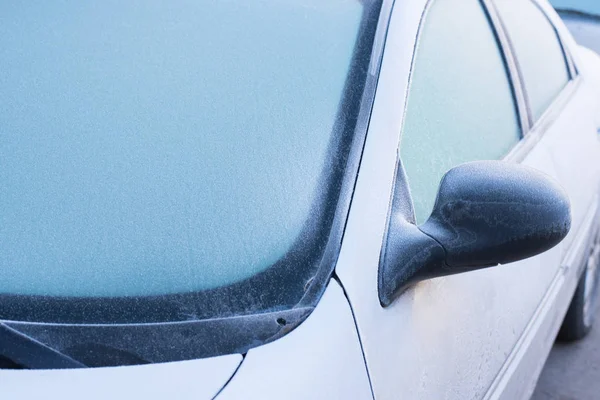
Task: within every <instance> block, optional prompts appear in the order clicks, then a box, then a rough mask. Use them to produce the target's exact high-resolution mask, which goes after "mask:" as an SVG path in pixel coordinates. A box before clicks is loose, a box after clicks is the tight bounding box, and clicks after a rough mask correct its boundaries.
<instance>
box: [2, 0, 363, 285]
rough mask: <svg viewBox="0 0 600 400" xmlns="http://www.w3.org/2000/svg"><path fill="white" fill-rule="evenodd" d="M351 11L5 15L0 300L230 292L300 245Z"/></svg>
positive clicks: (53, 7)
mask: <svg viewBox="0 0 600 400" xmlns="http://www.w3.org/2000/svg"><path fill="white" fill-rule="evenodd" d="M361 11H362V6H361V4H360V2H358V1H348V0H334V1H328V2H327V3H324V2H321V1H320V0H301V1H279V0H257V1H251V2H249V1H178V2H171V1H157V0H153V1H127V2H121V1H114V0H111V1H102V2H80V1H74V0H73V1H62V2H42V1H38V2H35V4H34V2H20V1H3V2H2V3H1V4H0V64H1V65H2V74H0V92H1V93H2V95H1V96H0V293H8V294H15V293H19V294H35V295H55V296H59V295H61V296H129V295H157V294H167V293H177V292H187V291H197V290H202V289H208V288H214V287H219V286H223V285H226V284H228V283H232V282H235V281H239V280H241V279H244V278H247V277H249V276H252V275H253V274H256V273H258V272H259V271H262V270H264V269H265V268H267V267H269V266H270V265H271V264H272V263H274V262H275V261H277V260H278V259H280V258H281V257H282V256H283V255H284V254H285V253H286V252H287V251H288V249H290V246H292V244H293V243H294V241H295V240H296V239H297V238H298V236H299V235H300V234H301V231H302V229H303V227H304V226H305V223H306V221H307V219H308V218H310V209H311V205H312V204H313V202H314V200H315V196H317V195H318V194H319V192H320V191H321V190H322V188H320V187H318V179H319V177H320V176H321V173H322V170H323V169H324V168H325V166H326V161H327V160H326V154H327V147H328V144H329V141H330V138H331V135H332V127H333V124H334V120H335V118H336V113H337V109H338V105H339V103H340V99H341V95H342V91H343V86H344V82H345V78H346V74H347V71H348V68H349V63H350V59H351V56H352V52H353V48H354V41H355V38H356V36H357V31H358V26H359V23H360V18H361Z"/></svg>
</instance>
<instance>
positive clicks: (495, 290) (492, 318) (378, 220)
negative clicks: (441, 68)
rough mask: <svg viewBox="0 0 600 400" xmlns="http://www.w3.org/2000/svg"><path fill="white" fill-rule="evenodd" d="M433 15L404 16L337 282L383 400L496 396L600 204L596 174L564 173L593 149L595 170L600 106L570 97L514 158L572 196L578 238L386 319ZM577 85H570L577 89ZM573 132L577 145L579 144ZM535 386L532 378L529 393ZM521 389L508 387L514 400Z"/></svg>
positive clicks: (407, 6) (422, 291) (425, 286)
mask: <svg viewBox="0 0 600 400" xmlns="http://www.w3.org/2000/svg"><path fill="white" fill-rule="evenodd" d="M424 8H425V2H424V1H414V2H405V3H396V4H395V8H394V11H393V15H392V19H391V22H390V27H389V32H388V37H387V43H386V48H385V52H384V59H383V63H382V67H381V74H380V79H379V85H378V89H377V95H376V98H375V104H374V108H373V113H372V117H371V123H370V127H369V132H368V136H367V142H366V145H365V149H364V152H363V159H362V163H361V169H360V173H359V177H358V181H357V185H356V189H355V193H354V198H353V202H352V208H351V211H350V215H349V219H348V223H347V226H346V232H345V236H344V242H343V244H342V250H341V253H340V257H339V261H338V265H337V268H336V272H337V274H338V276H339V277H340V279H341V281H342V283H343V285H344V287H345V288H346V292H347V295H348V297H349V300H350V302H351V304H352V307H353V309H354V312H355V316H356V320H357V325H358V329H359V333H360V335H361V340H362V343H363V348H364V352H365V357H366V361H367V366H368V368H369V372H370V376H371V380H372V385H373V391H374V393H375V397H376V398H377V399H394V398H398V397H403V398H435V399H446V398H448V399H450V398H452V399H456V398H460V399H471V398H473V399H476V398H482V397H484V396H485V395H486V393H488V392H489V391H490V390H491V389H490V387H491V386H492V384H493V382H494V381H495V379H496V377H497V376H498V374H499V373H500V372H501V371H502V370H503V368H505V367H506V362H507V361H506V360H507V358H508V357H509V355H510V354H511V353H512V352H513V349H515V347H516V346H517V344H518V343H519V340H520V339H521V337H522V336H523V334H524V332H526V330H527V327H528V326H529V324H530V321H531V319H532V318H533V317H534V316H535V315H536V312H537V310H538V308H539V306H540V304H541V303H542V302H543V299H545V298H546V297H547V296H548V295H547V293H548V291H549V290H552V288H554V287H555V285H556V283H555V279H556V278H555V277H556V276H557V274H558V273H559V272H560V271H562V270H561V268H560V267H561V260H562V259H563V257H564V256H565V255H566V254H567V253H568V252H569V244H571V243H574V242H573V241H574V237H575V235H576V232H577V231H578V230H579V229H578V228H579V227H580V226H581V224H582V222H583V220H584V218H585V214H586V211H587V210H588V207H589V205H590V204H591V202H592V200H593V197H594V195H595V193H596V190H597V189H596V186H595V183H596V182H597V181H598V173H597V171H586V172H585V173H581V175H580V176H581V181H578V182H575V183H569V178H568V177H569V176H571V177H572V176H573V174H577V173H578V172H577V171H576V170H574V167H573V165H570V166H569V168H567V169H566V170H565V168H566V165H567V164H569V163H571V164H572V162H573V160H574V159H575V158H576V157H578V156H577V154H580V153H581V151H582V148H583V147H586V146H587V147H588V148H589V149H588V150H587V153H586V154H585V155H584V156H583V157H582V158H581V164H580V165H584V164H585V163H590V162H592V157H593V156H594V155H595V154H596V153H595V152H596V148H595V147H594V146H593V145H595V144H596V143H593V140H595V137H594V136H593V135H590V130H589V129H590V126H589V124H590V117H591V115H590V114H589V112H588V111H586V110H577V108H578V106H579V104H580V102H588V103H593V102H594V101H595V99H593V97H592V95H591V94H590V93H589V92H586V90H587V89H581V88H580V87H579V91H576V90H575V89H571V90H574V92H575V93H574V95H573V96H567V95H566V94H565V95H564V97H565V98H564V99H560V100H557V102H556V104H559V105H558V106H557V107H558V113H557V114H556V115H551V114H550V113H549V116H548V117H543V118H544V121H541V122H540V123H539V124H538V125H537V126H535V127H534V131H532V134H531V136H529V137H528V136H526V137H525V139H523V141H522V142H523V143H526V142H529V143H530V145H521V146H519V147H520V149H515V151H514V152H513V153H511V154H509V155H508V156H507V161H513V162H522V163H523V164H525V165H529V166H532V167H534V168H536V169H538V170H541V171H543V172H545V173H546V174H548V175H550V176H552V177H554V178H556V179H558V180H559V181H560V182H561V183H563V185H565V186H566V189H567V191H568V192H569V196H570V197H571V200H572V202H573V204H574V211H573V213H574V219H573V228H572V230H573V232H572V233H571V234H570V235H569V237H568V239H567V240H565V242H564V243H561V244H559V245H558V246H556V247H555V248H553V249H552V250H550V251H548V252H546V253H543V254H541V255H539V256H536V257H533V258H530V259H527V260H523V261H519V262H515V263H512V264H509V265H505V266H499V267H496V268H491V269H487V270H480V271H475V272H470V273H468V274H461V275H455V276H449V277H444V278H437V279H432V280H429V281H425V282H421V283H419V284H417V285H415V287H413V288H411V289H409V290H408V291H407V292H405V293H404V294H403V295H402V296H400V298H398V299H397V301H396V302H395V303H393V304H392V305H391V306H390V307H388V308H382V307H381V306H380V304H379V300H378V296H377V274H376V273H375V271H376V270H377V265H378V261H379V256H380V251H381V245H382V242H383V237H384V234H385V227H386V221H387V213H388V205H389V201H390V197H391V193H392V184H393V180H394V175H393V170H394V167H395V165H396V160H397V148H398V143H399V136H400V130H401V125H402V112H401V110H403V109H404V107H405V97H406V91H407V85H408V77H409V71H410V68H411V64H412V56H413V52H412V49H414V48H415V37H416V34H417V30H418V22H419V21H420V19H421V14H422V13H423V10H424ZM409 50H410V51H409ZM578 85H580V84H577V83H574V82H572V83H571V84H569V88H571V87H575V88H577V87H578ZM567 94H568V93H567ZM560 101H563V103H562V105H560ZM562 107H565V108H566V111H564V112H563V110H562ZM567 128H568V129H567ZM536 129H537V132H538V133H539V134H536V133H535V132H536ZM571 131H577V133H576V134H574V135H569V132H571ZM565 135H568V136H566V137H565ZM574 137H577V141H578V143H577V144H570V146H569V147H568V148H569V151H565V149H564V145H565V144H564V141H566V140H569V139H570V140H572V141H573V142H575V140H573V139H574ZM580 137H581V139H580ZM584 137H585V138H584ZM592 139H593V140H592ZM596 147H597V146H596ZM597 159H600V157H599V158H597ZM579 169H580V168H579ZM568 279H569V280H570V281H572V280H573V279H574V277H572V276H569V277H568ZM571 289H572V288H571ZM571 294H572V292H571ZM569 298H570V296H569V295H568V293H567V295H565V296H563V297H561V299H563V303H564V304H561V305H560V307H558V308H557V309H558V311H559V312H560V311H562V310H563V308H564V309H566V306H567V305H568V299H569ZM565 299H566V300H565ZM561 307H562V308H561ZM551 328H552V329H557V328H556V327H555V325H552V324H548V325H547V326H546V325H544V329H543V330H542V331H541V335H542V336H543V337H545V338H546V342H545V344H546V347H544V348H543V349H540V350H538V351H537V352H536V354H535V356H537V357H538V359H540V360H543V359H545V357H546V356H547V353H545V354H544V352H545V351H546V349H547V348H549V346H550V345H551V343H552V341H553V338H554V334H555V333H556V332H555V331H552V330H550V329H551ZM536 378H537V376H536V375H535V374H528V377H527V378H526V380H528V382H527V384H528V385H530V384H531V382H535V379H536ZM512 384H513V382H509V383H508V384H507V385H506V386H505V389H506V390H507V393H508V392H509V391H508V390H509V388H508V386H509V385H512ZM511 390H512V389H511Z"/></svg>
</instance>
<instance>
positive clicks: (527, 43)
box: [496, 0, 569, 120]
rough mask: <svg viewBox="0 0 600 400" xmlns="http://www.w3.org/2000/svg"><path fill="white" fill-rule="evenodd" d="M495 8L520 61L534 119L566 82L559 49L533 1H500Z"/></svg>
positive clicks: (566, 74)
mask: <svg viewBox="0 0 600 400" xmlns="http://www.w3.org/2000/svg"><path fill="white" fill-rule="evenodd" d="M496 5H497V8H498V11H499V13H500V16H501V17H502V20H503V21H504V24H505V27H506V30H507V31H508V36H509V37H510V40H511V43H512V44H513V47H514V50H515V54H516V56H517V59H518V60H519V67H520V69H521V72H522V75H523V80H524V81H525V89H526V92H527V96H528V97H529V103H530V106H531V110H532V112H533V116H534V118H535V120H537V119H538V118H540V117H541V116H542V114H543V113H544V112H545V111H546V109H548V106H550V104H551V103H552V102H553V101H554V99H555V98H556V96H558V94H559V93H560V92H561V90H562V89H563V88H564V87H565V86H566V84H567V82H568V81H569V70H568V69H567V63H566V60H565V55H564V53H563V50H562V46H561V44H560V42H559V40H558V36H557V34H556V31H555V30H554V27H553V26H552V24H550V21H548V18H547V17H546V16H545V15H544V13H543V12H542V11H541V10H540V9H539V8H538V7H537V6H536V5H535V4H534V3H533V2H532V1H530V0H503V1H498V2H496Z"/></svg>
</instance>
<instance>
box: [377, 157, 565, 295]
mask: <svg viewBox="0 0 600 400" xmlns="http://www.w3.org/2000/svg"><path fill="white" fill-rule="evenodd" d="M397 214H402V213H401V212H394V209H393V210H392V213H391V215H390V220H389V226H388V234H387V239H386V242H385V243H384V246H383V249H382V253H381V258H380V265H379V282H378V285H379V299H380V302H381V304H382V305H383V306H387V305H389V304H391V302H392V301H393V300H394V298H396V297H397V296H398V295H399V294H401V293H402V292H403V291H404V290H405V289H406V288H407V287H408V286H410V285H411V284H414V283H415V282H418V281H421V280H424V279H430V278H435V277H439V276H444V275H451V274H457V273H461V272H467V271H471V270H476V269H480V268H485V267H491V266H494V265H498V264H505V263H509V262H513V261H517V260H521V259H524V258H528V257H531V256H534V255H536V254H539V253H542V252H544V251H546V250H548V249H550V248H552V247H554V246H555V245H557V244H558V243H559V242H560V241H561V240H562V239H563V238H564V237H565V236H566V235H567V233H568V232H569V229H570V227H571V212H570V204H569V199H568V197H567V194H566V193H565V192H564V190H563V189H562V188H561V187H560V186H559V185H558V184H557V183H555V182H554V181H553V180H552V179H551V178H550V177H548V176H546V175H544V174H542V173H541V172H538V171H536V170H534V169H532V168H529V167H525V166H522V165H519V164H512V163H507V162H503V161H477V162H471V163H467V164H462V165H460V166H458V167H456V168H453V169H451V170H450V171H448V172H447V173H446V175H445V176H444V177H443V178H442V181H441V183H440V188H439V191H438V195H437V199H436V202H435V206H434V208H433V212H432V214H431V216H430V217H429V219H428V220H427V221H426V222H425V223H424V224H422V225H421V226H418V227H417V226H416V225H414V224H412V223H410V222H409V221H408V219H407V218H406V217H405V216H404V215H397Z"/></svg>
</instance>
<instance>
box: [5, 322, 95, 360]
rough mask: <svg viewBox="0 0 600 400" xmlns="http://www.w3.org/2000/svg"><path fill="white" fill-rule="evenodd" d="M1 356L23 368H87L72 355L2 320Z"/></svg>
mask: <svg viewBox="0 0 600 400" xmlns="http://www.w3.org/2000/svg"><path fill="white" fill-rule="evenodd" d="M0 357H3V358H7V359H9V360H11V361H12V362H14V363H15V364H17V365H19V366H20V367H22V368H28V369H30V368H31V369H59V368H85V367H86V366H85V365H84V364H82V363H80V362H79V361H76V360H74V359H72V358H71V357H69V356H67V355H65V354H62V353H61V352H59V351H57V350H54V349H53V348H51V347H48V346H46V345H45V344H43V343H41V342H38V341H37V340H35V339H33V338H31V337H29V336H27V335H24V334H22V333H21V332H19V331H17V330H15V329H13V328H11V327H9V326H7V325H6V324H4V323H2V322H0Z"/></svg>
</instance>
